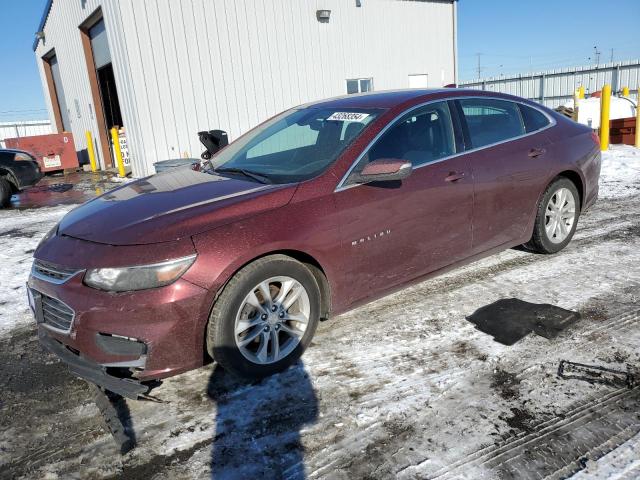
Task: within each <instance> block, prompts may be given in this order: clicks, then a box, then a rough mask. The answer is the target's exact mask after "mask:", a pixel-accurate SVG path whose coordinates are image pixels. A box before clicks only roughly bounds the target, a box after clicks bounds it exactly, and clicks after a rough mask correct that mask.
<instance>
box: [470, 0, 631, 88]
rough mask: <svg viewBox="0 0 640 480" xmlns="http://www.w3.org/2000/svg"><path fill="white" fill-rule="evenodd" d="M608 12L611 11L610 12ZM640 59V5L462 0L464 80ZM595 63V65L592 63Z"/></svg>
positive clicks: (623, 0) (624, 0)
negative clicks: (597, 55)
mask: <svg viewBox="0 0 640 480" xmlns="http://www.w3.org/2000/svg"><path fill="white" fill-rule="evenodd" d="M605 7H606V9H605ZM594 46H597V47H598V51H600V52H601V54H600V62H601V63H602V62H609V60H610V59H611V49H612V48H613V56H614V60H615V61H618V60H630V59H637V58H640V0H615V1H603V0H599V1H596V0H581V1H575V0H538V1H536V0H460V1H459V2H458V55H459V62H458V66H459V73H460V75H459V77H460V79H461V80H470V79H474V78H477V77H478V75H477V67H478V57H477V55H476V54H477V53H482V54H483V55H482V56H481V68H482V72H481V73H482V76H483V77H487V76H500V75H501V74H504V75H507V74H509V73H525V72H528V71H530V70H531V69H533V70H534V71H541V70H548V69H551V68H558V67H565V66H575V65H588V64H590V63H591V62H593V63H595V50H594V48H593V47H594ZM589 58H591V60H589Z"/></svg>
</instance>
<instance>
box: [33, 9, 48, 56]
mask: <svg viewBox="0 0 640 480" xmlns="http://www.w3.org/2000/svg"><path fill="white" fill-rule="evenodd" d="M51 5H53V0H47V4H46V5H45V7H44V12H42V18H41V19H40V24H39V25H38V30H36V33H37V32H42V31H43V30H44V26H45V25H46V24H47V18H48V17H49V12H50V11H51ZM38 42H40V38H38V37H36V39H35V40H34V41H33V51H34V52H35V51H36V49H37V48H38Z"/></svg>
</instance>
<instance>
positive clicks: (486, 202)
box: [456, 97, 550, 253]
mask: <svg viewBox="0 0 640 480" xmlns="http://www.w3.org/2000/svg"><path fill="white" fill-rule="evenodd" d="M456 103H457V105H458V112H459V113H460V116H461V117H462V118H463V120H464V124H465V125H464V127H465V128H464V130H465V143H466V146H467V150H468V153H467V155H466V157H467V158H468V160H469V164H470V168H471V170H472V172H473V178H474V183H475V193H474V214H473V225H474V227H473V252H474V253H478V252H482V251H486V250H489V249H491V248H493V247H497V246H500V245H504V244H507V243H513V242H515V241H520V240H523V239H522V236H523V235H524V234H525V232H526V230H527V227H528V226H529V223H530V222H531V221H532V219H531V215H532V213H533V211H534V210H535V208H536V204H537V201H538V196H539V194H540V191H541V188H542V187H543V186H542V184H541V182H543V181H544V179H545V178H546V174H547V172H548V169H549V168H548V164H547V162H546V161H545V155H546V154H547V146H548V140H547V137H546V135H545V133H544V126H542V127H541V128H537V129H533V127H530V126H528V125H529V122H528V121H527V123H526V124H525V120H524V118H525V117H524V116H523V115H522V113H521V110H520V104H518V103H516V102H512V101H508V100H503V99H492V98H486V97H474V98H465V99H460V100H457V101H456ZM523 107H524V106H523ZM526 108H529V107H526ZM534 110H535V109H534ZM535 112H536V113H539V114H540V115H542V117H543V120H546V121H547V123H546V125H549V124H550V120H549V119H548V118H547V117H546V115H544V114H542V112H541V111H538V110H535ZM527 113H530V112H527ZM528 130H529V131H528Z"/></svg>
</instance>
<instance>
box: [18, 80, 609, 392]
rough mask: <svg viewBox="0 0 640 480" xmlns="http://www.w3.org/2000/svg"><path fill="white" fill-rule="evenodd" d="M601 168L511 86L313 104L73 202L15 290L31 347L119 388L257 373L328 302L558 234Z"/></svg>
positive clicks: (351, 302) (593, 192)
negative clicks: (190, 158)
mask: <svg viewBox="0 0 640 480" xmlns="http://www.w3.org/2000/svg"><path fill="white" fill-rule="evenodd" d="M599 173H600V152H599V148H598V139H597V137H596V136H595V135H594V134H593V133H592V131H591V130H590V129H588V128H586V127H584V126H582V125H579V124H577V123H574V122H572V121H571V120H569V119H567V118H565V117H563V116H560V115H558V114H556V113H554V112H552V111H550V110H548V109H546V108H544V107H542V106H540V105H538V104H536V103H533V102H530V101H527V100H523V99H521V98H516V97H512V96H507V95H501V94H496V93H488V92H479V91H465V90H453V89H447V90H406V91H392V92H380V93H371V94H365V95H354V96H347V97H342V98H337V99H332V100H326V101H321V102H317V103H314V104H309V105H305V106H302V107H299V108H294V109H292V110H288V111H286V112H284V113H282V114H280V115H278V116H276V117H274V118H272V119H270V120H268V121H267V122H265V123H263V124H261V125H259V126H258V127H256V128H255V129H253V130H251V131H250V132H249V133H247V134H246V135H244V136H242V137H241V138H239V139H238V140H237V141H235V142H233V143H232V144H230V145H229V146H228V147H226V148H225V149H223V150H221V151H220V152H219V153H217V154H216V155H214V156H213V158H212V159H211V161H210V162H209V163H207V164H205V165H204V166H203V167H202V168H201V169H200V170H199V171H196V170H193V169H191V168H188V167H185V168H179V169H175V170H170V171H166V172H163V173H161V174H158V175H154V176H151V177H148V178H144V179H142V180H138V181H135V182H132V183H130V184H127V185H124V186H122V187H120V188H117V189H115V190H113V191H111V192H109V193H107V194H105V195H103V196H101V197H99V198H96V199H94V200H92V201H90V202H87V203H86V204H84V205H82V206H80V207H79V208H76V209H75V210H73V211H71V212H70V213H69V214H67V215H66V216H65V217H64V218H63V219H62V221H61V222H60V224H59V225H57V226H56V227H55V228H54V229H53V230H52V231H51V232H50V233H49V234H48V235H47V236H46V238H45V239H44V240H43V241H42V242H41V244H40V245H39V247H38V249H37V250H36V252H35V262H34V264H33V270H32V275H31V277H30V279H29V296H30V302H31V306H32V308H33V311H34V314H35V317H36V319H37V323H38V330H39V336H40V339H41V341H42V342H43V343H44V345H45V346H47V348H49V349H50V350H51V351H53V352H55V353H56V354H57V355H58V356H60V357H61V358H62V360H64V361H65V362H66V363H67V364H68V366H69V368H70V369H71V371H72V372H74V373H75V374H77V375H79V376H81V377H83V378H85V379H88V380H90V381H92V382H94V383H96V384H98V385H101V386H102V387H104V388H106V389H109V390H112V391H114V392H117V393H120V394H122V395H125V396H128V397H132V398H135V397H137V396H139V395H143V394H144V393H146V392H147V390H148V388H149V385H150V384H151V383H153V382H150V381H151V380H156V379H159V378H163V377H168V376H171V375H175V374H178V373H180V372H184V371H186V370H190V369H194V368H197V367H199V366H201V365H203V364H204V363H206V362H207V361H209V359H210V358H213V359H214V360H215V361H216V362H218V363H219V364H220V365H222V366H223V367H224V368H226V369H228V370H230V371H231V372H233V373H235V374H238V375H241V376H245V377H254V378H255V377H262V376H265V375H269V374H272V373H274V372H277V371H280V370H282V369H284V368H286V367H287V366H288V365H290V364H291V363H293V362H295V361H296V360H297V359H298V358H299V357H300V355H302V353H303V351H304V349H305V348H306V347H307V345H309V343H310V341H311V338H312V336H313V334H314V332H315V330H316V326H317V324H318V321H320V320H322V319H325V318H327V317H329V316H330V315H332V314H333V315H335V314H339V313H341V312H345V311H346V310H349V309H351V308H354V307H355V306H357V305H360V304H362V303H365V302H368V301H370V300H373V299H375V298H378V297H381V296H383V295H386V294H388V293H390V292H392V291H394V290H397V289H400V288H402V287H404V286H406V285H408V284H409V283H412V282H417V281H420V280H423V279H425V278H427V277H428V276H433V275H436V274H438V273H441V272H443V271H444V270H446V269H449V268H452V267H456V266H458V265H461V264H464V263H468V262H470V261H473V260H475V259H478V258H480V257H482V256H486V255H489V254H491V253H494V252H498V251H501V250H504V249H507V248H510V247H514V246H516V245H521V244H525V245H526V247H527V248H528V249H530V250H533V251H536V252H540V253H555V252H558V251H560V250H561V249H562V248H564V247H565V246H566V245H567V244H568V243H569V241H570V240H571V238H572V236H573V234H574V232H575V229H576V225H577V223H578V217H579V215H580V212H581V211H583V210H585V209H586V208H588V207H589V206H590V205H592V204H593V203H594V202H595V200H596V197H597V194H598V177H599Z"/></svg>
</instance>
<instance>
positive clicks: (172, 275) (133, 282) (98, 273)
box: [84, 255, 196, 292]
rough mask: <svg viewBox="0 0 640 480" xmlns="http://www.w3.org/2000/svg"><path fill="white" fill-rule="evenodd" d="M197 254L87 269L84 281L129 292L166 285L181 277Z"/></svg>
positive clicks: (95, 286)
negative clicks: (163, 260)
mask: <svg viewBox="0 0 640 480" xmlns="http://www.w3.org/2000/svg"><path fill="white" fill-rule="evenodd" d="M195 259H196V256H195V255H190V256H188V257H183V258H178V259H176V260H169V261H166V262H162V263H154V264H153V265H136V266H133V267H122V268H96V269H92V270H87V273H86V274H85V276H84V283H85V285H88V286H89V287H92V288H97V289H99V290H108V291H110V292H128V291H132V290H144V289H147V288H156V287H164V286H165V285H169V284H170V283H173V282H175V281H176V280H177V279H179V278H180V277H181V276H182V275H183V274H184V273H185V272H186V271H187V270H188V269H189V267H190V266H191V265H192V264H193V262H194V261H195Z"/></svg>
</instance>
